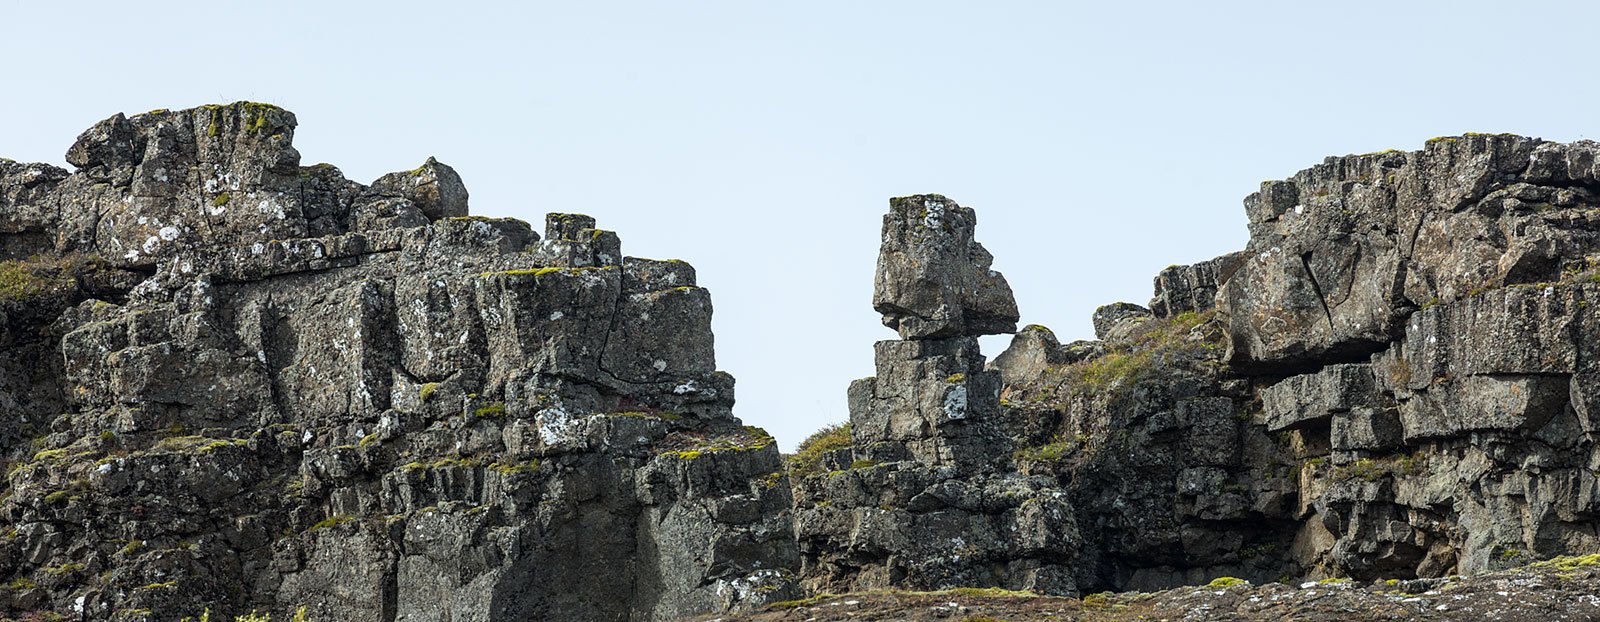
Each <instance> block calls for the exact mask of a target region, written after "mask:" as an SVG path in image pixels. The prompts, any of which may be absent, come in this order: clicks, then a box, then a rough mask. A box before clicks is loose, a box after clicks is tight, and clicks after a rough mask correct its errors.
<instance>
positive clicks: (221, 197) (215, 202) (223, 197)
mask: <svg viewBox="0 0 1600 622" xmlns="http://www.w3.org/2000/svg"><path fill="white" fill-rule="evenodd" d="M232 200H233V195H232V194H229V193H227V192H224V193H222V194H218V195H217V196H215V197H213V198H212V199H211V207H222V206H224V205H227V204H228V201H232Z"/></svg>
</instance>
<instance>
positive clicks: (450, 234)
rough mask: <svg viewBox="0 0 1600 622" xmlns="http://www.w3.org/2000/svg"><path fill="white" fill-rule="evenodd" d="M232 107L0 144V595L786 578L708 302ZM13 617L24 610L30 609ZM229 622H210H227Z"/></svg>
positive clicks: (687, 593) (421, 173)
mask: <svg viewBox="0 0 1600 622" xmlns="http://www.w3.org/2000/svg"><path fill="white" fill-rule="evenodd" d="M294 127H295V117H294V115H292V114H290V113H289V112H287V111H285V110H282V109H279V108H277V107H274V106H268V105H263V104H249V103H241V104H231V105H227V106H205V107H201V108H196V109H192V110H183V111H170V112H169V111H154V112H150V113H147V114H142V115H135V116H132V117H126V116H124V115H117V116H115V117H112V118H110V119H107V120H105V121H102V122H101V123H98V124H96V125H95V126H94V127H93V128H91V129H90V130H88V131H87V132H85V133H84V134H83V136H81V137H80V138H79V139H78V141H77V143H76V144H75V145H73V147H72V149H71V151H70V152H69V153H68V157H67V159H68V161H69V162H70V163H72V165H73V166H75V167H77V170H76V171H75V172H72V173H68V172H66V171H63V170H61V169H58V168H55V167H51V166H48V165H38V164H18V163H14V162H10V161H5V162H4V163H0V259H3V260H5V261H4V262H3V263H0V290H3V291H0V313H3V315H0V318H3V320H4V321H3V323H0V331H3V332H0V339H3V342H4V343H5V344H6V348H5V350H4V351H3V353H0V411H3V412H4V414H5V417H3V418H0V443H3V448H4V453H5V456H6V457H7V459H8V460H10V463H11V464H12V465H13V469H12V470H11V472H10V477H9V479H8V482H7V485H8V486H9V494H8V495H7V496H6V497H5V498H4V500H3V501H0V521H3V522H4V528H5V529H6V530H7V531H8V533H9V534H10V535H9V536H8V537H6V538H5V539H3V540H0V576H4V577H5V580H6V581H9V582H10V585H11V586H12V589H10V590H7V591H5V593H4V595H3V596H0V608H3V609H4V610H6V611H5V612H6V613H8V614H15V615H21V614H25V613H29V612H32V613H34V614H36V615H41V616H42V615H45V614H44V612H57V613H61V614H63V615H71V616H73V617H77V616H78V615H82V616H83V617H85V618H87V619H116V620H146V619H155V620H176V619H179V618H181V617H184V616H197V615H199V614H200V613H201V612H202V611H204V610H205V609H207V608H210V609H211V611H212V612H213V615H216V616H218V617H219V618H221V617H223V616H224V615H227V616H231V615H237V614H242V613H247V612H250V611H253V610H254V611H261V612H270V613H272V614H273V615H274V616H275V617H276V618H277V619H286V620H287V619H290V618H291V617H292V616H293V615H295V613H296V612H297V611H298V610H300V608H302V607H304V608H305V610H306V615H308V616H309V617H310V618H311V619H315V620H457V621H459V620H531V619H568V620H651V619H659V620H666V619H677V618H681V617H685V616H689V615H696V614H702V613H713V612H721V611H729V610H739V609H749V608H753V607H758V606H760V605H761V604H763V603H766V602H769V601H772V600H780V599H783V598H793V597H796V596H797V595H798V591H797V590H796V589H795V581H794V574H793V573H794V570H795V569H796V568H797V566H798V557H797V554H796V550H795V545H794V541H793V538H792V533H791V527H790V525H791V519H790V514H789V513H790V505H791V502H790V493H789V487H788V486H787V484H786V478H785V475H784V470H783V465H782V462H781V461H780V459H779V456H778V451H777V447H776V446H775V444H774V443H773V441H772V439H771V438H770V437H769V436H767V435H766V433H764V432H762V431H761V430H759V429H756V428H748V427H744V426H742V425H741V424H740V422H739V421H738V420H737V419H735V418H734V417H733V416H732V414H731V407H732V405H733V379H732V377H730V376H728V375H727V374H725V373H723V372H719V371H717V370H716V363H715V360H716V358H715V353H714V351H713V348H712V343H713V340H712V336H711V330H710V320H711V300H710V296H709V295H708V293H707V292H706V290H704V289H702V288H700V287H698V286H697V285H696V282H695V272H694V269H693V268H692V267H690V266H689V265H688V264H686V263H683V262H681V261H656V260H647V259H636V258H632V257H626V256H624V255H623V254H622V250H621V243H620V242H619V239H618V237H617V235H616V234H615V233H613V232H611V231H606V230H602V229H598V228H596V226H595V222H594V220H593V219H592V218H589V217H587V216H582V215H576V214H552V215H550V217H549V218H548V219H547V222H546V223H545V226H544V231H543V233H542V235H541V233H540V232H538V231H536V230H535V229H534V228H532V227H530V226H529V225H528V224H527V223H524V222H521V221H517V220H513V219H491V218H482V217H474V216H468V210H467V204H468V193H467V191H466V189H465V186H463V184H462V181H461V178H460V176H459V175H458V174H457V173H456V172H455V171H454V170H452V169H451V168H450V167H449V166H446V165H444V164H441V163H439V162H437V161H435V160H433V159H431V158H430V159H429V160H428V161H427V162H425V163H423V164H422V166H420V167H418V168H416V169H414V170H411V171H405V172H399V173H391V174H388V175H384V176H383V177H381V178H379V179H378V180H377V181H375V182H373V183H372V184H370V185H363V184H360V183H357V182H353V181H349V180H347V179H345V178H344V177H343V175H341V174H340V173H339V171H338V169H336V168H334V167H332V166H328V165H316V166H309V167H303V166H300V161H299V155H298V153H297V152H296V151H295V149H294V147H293V146H292V144H291V141H292V138H293V132H294ZM40 619H45V618H40ZM227 619H232V618H231V617H228V618H227Z"/></svg>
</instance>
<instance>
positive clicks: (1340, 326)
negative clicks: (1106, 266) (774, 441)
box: [793, 135, 1600, 593]
mask: <svg viewBox="0 0 1600 622" xmlns="http://www.w3.org/2000/svg"><path fill="white" fill-rule="evenodd" d="M1597 155H1600V145H1596V144H1595V143H1591V142H1579V143H1573V144H1560V143H1551V142H1545V141H1541V140H1537V139H1529V138H1522V137H1518V136H1509V135H1493V136H1491V135H1467V136H1462V137H1449V138H1440V139H1435V140H1433V141H1429V143H1428V144H1427V146H1426V147H1425V148H1424V149H1423V150H1421V151H1417V152H1409V153H1406V152H1397V151H1391V152H1384V153H1378V154H1369V155H1362V156H1349V157H1342V158H1330V159H1328V160H1327V161H1326V162H1324V163H1323V164H1321V165H1318V166H1316V167H1313V168H1310V169H1307V170H1305V171H1302V172H1300V173H1299V174H1297V175H1295V176H1294V177H1292V178H1291V179H1289V180H1287V181H1276V182H1268V183H1266V184H1263V186H1262V188H1261V191H1260V192H1258V193H1256V194H1253V195H1251V196H1250V197H1249V198H1248V199H1247V200H1246V201H1245V207H1246V211H1247V213H1248V215H1249V220H1250V229H1251V240H1250V243H1249V246H1248V248H1247V249H1246V250H1244V251H1241V252H1238V253H1232V254H1229V255H1225V256H1223V257H1219V258H1217V259H1214V260H1211V261H1207V262H1202V263H1200V264H1195V265H1192V266H1174V267H1171V268H1168V269H1167V270H1165V271H1163V272H1162V273H1161V275H1160V276H1158V277H1157V278H1156V281H1155V285H1156V292H1155V296H1154V299H1153V300H1152V301H1151V303H1150V306H1149V308H1148V309H1147V308H1145V307H1141V306H1139V305H1133V304H1128V303H1118V304H1115V305H1108V306H1106V307H1103V308H1101V309H1100V310H1099V311H1097V312H1096V313H1095V316H1094V324H1095V331H1096V334H1097V336H1098V340H1097V341H1086V342H1075V343H1071V344H1061V343H1060V342H1059V341H1058V340H1057V339H1056V338H1055V336H1054V335H1053V334H1052V333H1050V331H1049V330H1048V329H1046V328H1044V327H1039V326H1029V327H1026V328H1024V329H1023V330H1022V331H1021V332H1019V333H1018V334H1017V335H1016V337H1015V338H1014V339H1013V342H1012V345H1011V348H1010V349H1008V350H1007V351H1006V352H1005V353H1003V354H1001V355H1000V356H998V357H997V358H996V359H995V361H994V362H993V363H991V364H989V365H988V368H989V370H990V371H991V373H998V381H999V383H1000V386H1001V388H1000V392H999V394H998V396H996V397H991V395H993V394H991V393H988V392H987V390H986V391H984V392H982V393H981V394H980V393H979V392H978V391H977V390H976V388H977V386H975V385H973V384H972V383H973V380H972V379H974V378H994V377H995V376H979V375H977V374H976V373H975V372H976V370H977V369H978V368H979V366H978V361H979V360H980V359H981V355H978V354H977V353H976V351H975V350H965V349H962V347H960V345H959V344H960V343H961V342H960V341H959V338H958V337H946V339H949V340H950V341H948V342H945V341H938V337H934V339H933V340H931V341H930V340H929V336H928V335H924V334H923V331H921V330H919V328H918V327H922V326H930V325H936V326H938V327H939V329H936V330H935V329H929V330H928V331H926V332H933V333H936V334H938V335H945V334H951V335H966V334H972V333H974V332H981V331H975V330H973V329H972V328H971V323H970V322H968V323H965V324H963V323H961V322H956V321H953V320H950V319H949V318H963V317H968V315H965V314H966V313H970V308H972V307H986V308H989V309H1010V308H1014V307H1008V306H1007V304H1009V302H1007V303H1005V304H1001V303H998V302H997V298H993V297H985V296H982V295H977V296H971V297H969V298H962V297H961V296H958V295H954V294H952V293H950V292H952V291H961V292H974V293H980V292H983V291H986V290H985V287H984V283H982V282H981V281H970V280H969V281H963V279H968V278H970V277H969V276H965V275H972V274H978V273H980V272H982V271H985V270H987V267H988V264H989V257H988V255H987V254H984V253H977V252H973V253H969V254H968V257H969V261H968V262H966V263H960V262H953V261H951V260H949V259H948V257H951V256H955V255H959V253H955V252H952V251H949V250H947V249H950V248H955V247H959V246H960V244H953V243H947V242H945V241H944V240H945V238H942V237H939V236H938V235H936V234H937V232H936V231H930V232H929V233H926V234H921V233H918V231H917V229H916V227H918V226H921V227H923V228H927V229H934V228H936V227H935V225H936V224H942V221H939V222H937V223H936V222H934V221H932V220H929V221H915V220H913V219H911V218H908V215H910V216H917V215H920V214H921V212H918V211H916V210H915V209H913V207H912V206H914V205H921V204H924V202H925V201H926V199H925V198H923V197H912V198H910V199H897V200H896V201H895V202H894V204H893V205H894V209H893V212H892V213H891V215H890V216H889V217H888V218H887V219H886V223H887V224H886V227H885V236H884V256H885V258H886V259H885V260H884V261H881V262H880V271H879V274H878V283H877V286H878V287H877V291H878V292H879V296H878V298H877V303H878V308H879V310H880V311H882V312H884V313H885V319H886V324H889V325H890V326H891V327H897V328H899V329H900V331H901V336H902V337H904V338H908V339H912V341H904V342H885V343H881V344H879V349H878V375H877V376H876V377H875V378H869V379H866V380H862V381H858V382H857V383H856V384H855V385H853V386H852V387H851V392H850V395H851V405H852V409H851V427H850V428H849V438H844V437H842V436H841V437H838V438H837V439H835V442H834V445H833V446H832V447H833V449H831V450H830V451H823V452H815V453H813V454H808V453H806V452H802V454H801V456H800V457H799V458H800V459H801V462H800V463H799V464H800V466H801V467H804V468H801V469H796V470H795V471H793V472H794V474H795V475H796V476H797V477H796V478H795V486H796V488H795V490H796V504H797V510H796V521H797V522H796V529H797V533H798V534H799V542H800V549H801V553H802V557H803V559H804V571H803V574H804V575H805V580H806V581H807V584H808V585H809V586H811V587H813V588H815V589H829V590H838V589H849V588H868V587H882V586H898V587H908V588H950V587H958V586H998V587H1005V588H1012V589H1021V588H1027V589H1034V590H1038V591H1046V592H1055V593H1071V592H1074V591H1099V590H1108V589H1109V590H1129V589H1138V590H1150V589H1157V588H1164V587H1170V586H1175V585H1183V584H1201V583H1205V582H1207V581H1209V580H1211V579H1213V578H1216V577H1219V576H1233V577H1242V578H1246V579H1250V580H1253V581H1256V582H1263V581H1272V580H1287V579H1299V578H1310V579H1318V578H1322V577H1352V578H1356V579H1364V580H1365V579H1380V578H1381V579H1410V578H1418V577H1424V578H1425V577H1440V576H1446V575H1451V574H1458V573H1459V574H1472V573H1479V572H1484V571H1490V570H1495V569H1500V568H1505V567H1509V566H1515V565H1520V564H1524V563H1527V562H1529V561H1532V560H1535V559H1543V558H1549V557H1552V556H1555V555H1562V554H1585V553H1593V552H1595V551H1600V520H1597V514H1596V512H1597V510H1600V493H1597V491H1600V484H1597V481H1600V480H1597V479H1596V478H1597V473H1600V470H1596V468H1595V465H1596V463H1597V460H1600V453H1597V452H1596V446H1595V443H1594V439H1595V434H1596V431H1597V427H1596V426H1597V425H1600V424H1597V423H1596V422H1597V421H1600V419H1597V415H1596V413H1600V398H1597V397H1596V396H1597V395H1600V382H1597V379H1600V376H1597V373H1596V370H1597V369H1600V368H1597V367H1596V363H1595V361H1596V360H1600V359H1597V355H1600V351H1596V348H1597V347H1600V346H1596V345H1595V344H1600V312H1597V311H1596V309H1600V306H1596V305H1600V285H1597V283H1600V196H1597V192H1600V164H1597V162H1600V158H1597V157H1596V156H1597ZM927 204H929V205H938V206H944V205H948V203H947V201H946V200H943V199H942V198H940V199H938V200H936V201H932V202H928V203H927ZM936 212H937V213H941V214H943V213H952V211H951V210H948V209H946V210H934V209H932V208H929V210H928V212H927V213H929V214H933V213H936ZM908 222H909V223H912V224H910V225H907V224H905V223H908ZM960 222H961V223H963V224H965V223H968V222H970V221H969V220H961V221H960ZM919 223H920V224H919ZM955 230H956V231H961V232H963V233H962V236H957V237H962V239H965V237H964V236H965V233H964V232H965V231H966V229H965V228H961V227H957V228H956V229H955ZM919 244H920V245H923V246H926V247H927V248H922V246H919ZM908 258H910V259H908ZM884 266H888V267H889V269H887V270H886V269H885V268H884ZM885 281H889V282H890V283H891V284H886V283H885ZM951 282H967V283H973V284H974V285H969V286H966V288H965V289H960V288H957V289H954V290H952V289H948V288H945V287H943V285H942V284H944V283H951ZM886 291H889V292H894V297H895V299H897V300H919V301H937V302H936V303H935V302H923V303H921V304H920V306H919V305H912V304H897V305H885V304H884V303H883V301H884V298H885V297H884V295H883V293H884V292H886ZM987 291H999V288H998V287H990V288H989V289H988V290H987ZM964 305H965V306H964ZM911 308H918V309H921V310H919V311H914V312H912V311H907V309H911ZM935 309H937V310H939V311H938V312H934V311H933V310H935ZM1000 315H1004V314H1003V313H999V312H988V313H983V314H979V316H980V317H986V318H987V317H996V316H1000ZM1007 317H1010V316H1007ZM929 318H943V319H944V320H945V321H942V322H927V321H925V320H927V319H929ZM908 320H910V321H908ZM1009 321H1010V320H1007V322H1009ZM1005 323H1006V322H998V323H995V324H993V325H990V324H985V325H984V326H985V327H988V328H990V329H992V330H1000V329H1001V328H1002V326H1001V324H1005ZM908 326H910V327H911V329H910V330H908ZM961 326H965V327H966V328H964V329H963V328H955V327H961ZM938 330H942V331H944V332H942V333H940V332H937V331H938ZM919 339H920V340H921V341H917V340H919ZM946 343H950V344H952V345H943V344H946ZM946 374H948V376H946V378H945V379H946V380H948V381H950V382H947V383H945V384H944V385H940V383H939V382H938V379H939V377H940V376H941V375H946ZM983 382H991V381H990V380H985V381H983ZM959 386H965V387H967V390H968V393H967V394H966V395H967V401H966V404H967V411H966V412H967V413H969V416H968V418H966V419H963V420H960V421H959V422H957V421H955V420H953V419H952V418H950V417H948V416H944V417H941V416H940V413H941V411H940V409H939V408H937V406H938V405H939V403H940V401H939V399H938V396H941V395H949V394H950V393H951V392H953V391H954V390H956V388H957V387H959ZM981 386H982V387H983V388H985V389H987V388H988V387H989V386H991V385H981ZM941 387H943V388H941ZM996 398H998V399H996ZM991 409H992V410H991ZM886 443H887V444H890V448H889V449H885V448H884V447H883V445H884V444H886ZM935 448H937V449H935ZM957 448H961V449H957ZM963 456H968V457H970V462H963ZM980 456H981V458H979V457H980ZM1045 571H1048V573H1049V577H1050V579H1049V580H1045V578H1044V577H1045V575H1044V574H1041V573H1044V572H1045Z"/></svg>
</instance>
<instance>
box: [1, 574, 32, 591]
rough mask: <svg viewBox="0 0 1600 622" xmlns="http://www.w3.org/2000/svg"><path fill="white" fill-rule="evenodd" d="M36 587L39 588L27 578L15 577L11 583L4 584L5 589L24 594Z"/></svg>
mask: <svg viewBox="0 0 1600 622" xmlns="http://www.w3.org/2000/svg"><path fill="white" fill-rule="evenodd" d="M36 587H39V584H38V583H35V582H34V581H33V579H30V578H28V577H17V578H15V579H12V580H11V583H8V584H6V589H9V590H11V591H13V592H26V591H28V590H31V589H34V588H36Z"/></svg>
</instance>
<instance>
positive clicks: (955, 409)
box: [944, 384, 967, 419]
mask: <svg viewBox="0 0 1600 622" xmlns="http://www.w3.org/2000/svg"><path fill="white" fill-rule="evenodd" d="M944 416H946V417H949V418H951V419H966V418H967V385H964V384H959V385H956V386H955V387H954V388H951V389H950V391H949V392H947V393H945V394H944Z"/></svg>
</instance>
